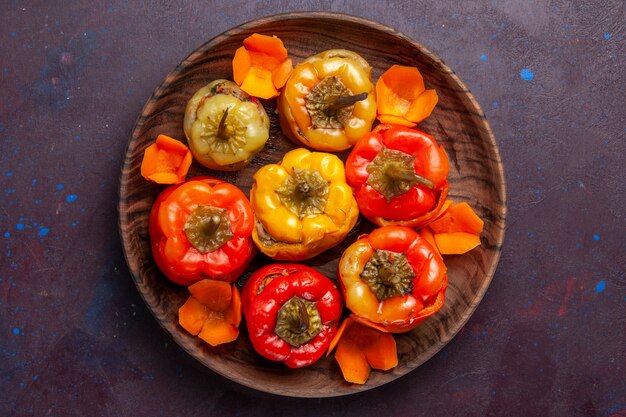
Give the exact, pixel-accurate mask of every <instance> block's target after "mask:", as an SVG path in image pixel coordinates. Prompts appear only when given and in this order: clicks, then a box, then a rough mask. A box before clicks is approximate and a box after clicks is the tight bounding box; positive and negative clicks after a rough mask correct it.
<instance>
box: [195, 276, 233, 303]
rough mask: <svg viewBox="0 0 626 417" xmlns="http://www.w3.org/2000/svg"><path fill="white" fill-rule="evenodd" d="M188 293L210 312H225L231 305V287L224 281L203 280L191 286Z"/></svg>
mask: <svg viewBox="0 0 626 417" xmlns="http://www.w3.org/2000/svg"><path fill="white" fill-rule="evenodd" d="M189 292H190V293H191V295H192V296H193V297H194V298H195V299H196V300H198V301H200V302H201V303H202V304H204V305H205V306H206V307H207V308H208V309H209V310H212V311H225V310H226V309H227V308H228V307H229V306H230V304H231V298H232V290H231V285H230V284H229V283H228V282H225V281H218V280H215V279H203V280H202V281H198V282H196V283H195V284H193V285H191V286H190V287H189Z"/></svg>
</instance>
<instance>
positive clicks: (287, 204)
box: [250, 148, 359, 261]
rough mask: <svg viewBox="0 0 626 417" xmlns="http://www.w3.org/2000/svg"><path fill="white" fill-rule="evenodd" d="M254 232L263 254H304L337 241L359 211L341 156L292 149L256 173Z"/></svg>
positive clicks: (303, 256)
mask: <svg viewBox="0 0 626 417" xmlns="http://www.w3.org/2000/svg"><path fill="white" fill-rule="evenodd" d="M250 203H251V204H252V207H253V209H254V213H255V215H256V227H255V228H254V230H253V232H252V238H253V239H254V242H255V243H256V245H257V246H258V248H259V249H260V250H261V251H262V252H263V253H265V254H266V255H268V256H270V257H272V258H274V259H279V260H291V261H295V260H304V259H309V258H312V257H314V256H316V255H318V254H320V253H321V252H323V251H325V250H326V249H329V248H331V247H333V246H335V245H336V244H337V243H339V242H340V241H341V240H343V238H345V237H346V235H347V234H348V232H349V231H350V230H351V229H352V228H353V227H354V225H355V223H356V220H357V218H358V215H359V210H358V207H357V204H356V200H355V199H354V197H353V196H352V190H351V189H350V187H349V186H348V185H347V184H346V180H345V171H344V167H343V162H341V160H340V159H339V158H338V157H337V156H335V155H331V154H328V153H322V152H309V151H308V150H306V149H303V148H300V149H294V150H292V151H290V152H288V153H287V154H285V156H284V157H283V160H282V161H281V162H280V163H278V164H269V165H265V166H264V167H262V168H261V169H260V170H258V171H257V172H256V174H255V175H254V183H253V185H252V190H251V191H250Z"/></svg>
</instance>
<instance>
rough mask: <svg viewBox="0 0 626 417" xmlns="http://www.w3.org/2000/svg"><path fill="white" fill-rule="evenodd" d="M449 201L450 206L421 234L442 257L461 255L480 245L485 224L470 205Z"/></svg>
mask: <svg viewBox="0 0 626 417" xmlns="http://www.w3.org/2000/svg"><path fill="white" fill-rule="evenodd" d="M448 201H449V202H450V204H447V205H444V207H443V209H442V210H441V211H440V213H439V215H438V216H437V218H435V220H433V221H431V222H430V223H428V225H426V226H425V227H424V228H423V229H421V230H420V234H421V235H422V236H423V237H424V238H425V239H426V240H428V241H429V242H430V243H431V245H433V246H434V247H435V249H437V250H438V251H439V253H441V254H442V255H460V254H463V253H466V252H469V251H470V250H472V249H474V248H475V247H476V246H478V245H480V234H481V233H482V231H483V226H484V222H483V221H482V220H481V218H480V217H478V215H477V214H476V213H474V210H472V208H471V207H470V205H469V204H467V203H465V202H462V203H458V204H452V201H450V200H448Z"/></svg>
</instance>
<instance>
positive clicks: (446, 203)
mask: <svg viewBox="0 0 626 417" xmlns="http://www.w3.org/2000/svg"><path fill="white" fill-rule="evenodd" d="M451 206H452V200H446V201H444V202H443V204H442V205H441V208H440V209H439V213H437V216H436V217H435V220H436V219H438V218H440V217H441V216H443V215H444V214H446V212H447V211H448V209H449V208H450V207H451Z"/></svg>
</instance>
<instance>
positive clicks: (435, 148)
mask: <svg viewBox="0 0 626 417" xmlns="http://www.w3.org/2000/svg"><path fill="white" fill-rule="evenodd" d="M448 171H449V162H448V157H447V155H446V153H445V151H444V149H443V147H442V146H440V145H438V144H437V141H436V140H435V138H433V137H432V136H430V135H428V134H426V133H424V132H422V131H420V130H417V129H411V128H408V127H404V126H396V125H387V124H380V125H378V126H377V127H376V128H375V129H374V130H373V131H372V132H370V133H367V134H365V135H364V136H363V137H362V138H361V139H360V140H359V141H358V142H357V144H356V145H355V147H354V149H353V150H352V152H351V153H350V155H349V156H348V159H347V161H346V179H347V181H348V184H350V186H351V187H352V189H353V190H354V196H355V198H356V200H357V203H358V205H359V210H360V211H361V213H362V214H363V215H364V216H365V217H367V218H368V219H369V220H371V221H372V222H374V223H376V224H377V225H379V226H387V225H398V226H411V227H420V226H423V225H425V224H426V223H428V222H429V221H430V220H432V219H433V218H434V217H435V216H436V215H437V213H438V212H439V209H440V208H441V206H442V205H443V203H444V202H445V200H446V196H447V195H448V181H447V176H448Z"/></svg>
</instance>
